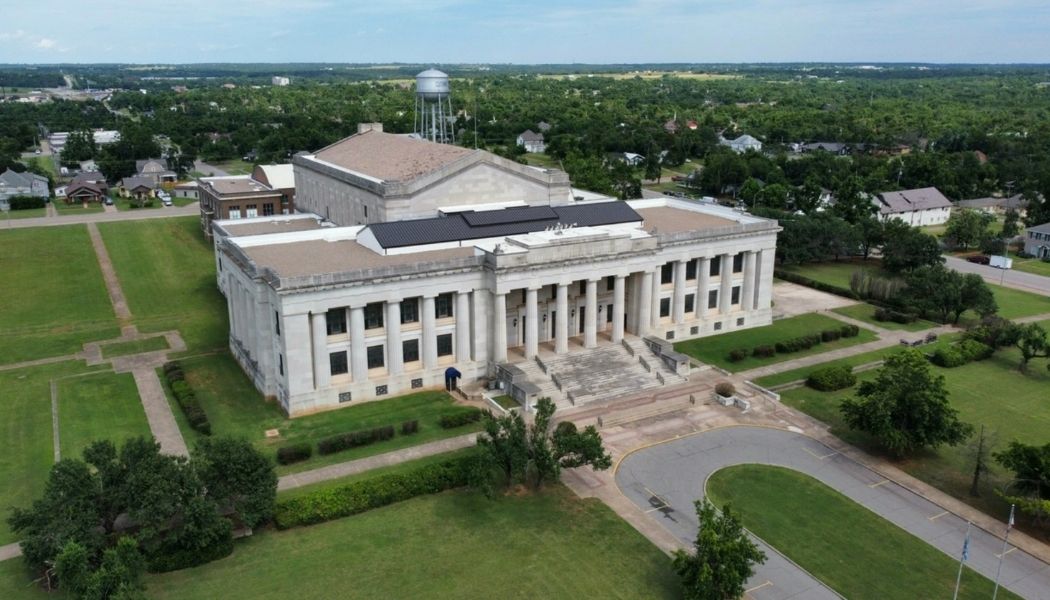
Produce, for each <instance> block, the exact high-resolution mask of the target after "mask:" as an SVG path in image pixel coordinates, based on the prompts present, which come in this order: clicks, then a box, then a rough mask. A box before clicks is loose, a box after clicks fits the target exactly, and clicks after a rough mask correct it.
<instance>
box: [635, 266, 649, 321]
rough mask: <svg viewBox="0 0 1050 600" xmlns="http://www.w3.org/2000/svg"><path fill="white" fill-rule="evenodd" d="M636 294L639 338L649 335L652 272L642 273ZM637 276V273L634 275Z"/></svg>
mask: <svg viewBox="0 0 1050 600" xmlns="http://www.w3.org/2000/svg"><path fill="white" fill-rule="evenodd" d="M641 275H642V278H641V279H642V281H641V284H640V285H639V286H638V287H639V290H638V291H639V293H638V331H637V332H636V333H637V334H638V335H639V336H644V335H646V334H647V333H649V329H650V323H651V319H652V310H653V272H652V271H643V272H642V274H641ZM635 276H637V273H636V274H635Z"/></svg>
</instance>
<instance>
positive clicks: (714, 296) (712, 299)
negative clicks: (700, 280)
mask: <svg viewBox="0 0 1050 600" xmlns="http://www.w3.org/2000/svg"><path fill="white" fill-rule="evenodd" d="M707 308H718V290H711V291H709V292H707Z"/></svg>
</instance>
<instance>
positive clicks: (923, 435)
mask: <svg viewBox="0 0 1050 600" xmlns="http://www.w3.org/2000/svg"><path fill="white" fill-rule="evenodd" d="M841 410H842V415H843V417H844V418H845V421H846V424H847V425H849V427H850V428H851V429H856V430H859V431H864V432H866V433H869V434H871V435H872V436H873V437H875V438H876V439H878V440H879V442H880V443H881V444H882V445H883V447H885V448H886V449H887V450H889V451H890V452H891V453H892V454H894V455H895V456H897V457H898V458H903V457H905V456H908V455H910V454H913V453H914V452H916V451H918V450H921V449H923V448H936V447H938V446H940V445H941V444H948V445H951V446H954V445H957V444H959V443H961V442H962V441H964V440H965V439H966V438H967V437H969V436H970V434H971V433H973V427H972V426H970V425H968V424H966V423H963V422H962V421H960V420H959V411H957V410H956V409H954V408H952V406H951V404H950V403H949V402H948V390H947V388H946V387H945V385H944V377H943V376H941V375H935V374H933V373H932V372H931V371H930V365H929V363H928V362H927V360H926V357H925V356H923V355H922V353H921V352H919V351H918V350H915V349H907V350H904V351H902V352H900V353H898V354H894V355H892V356H890V357H889V358H887V359H886V362H885V364H884V366H883V367H882V368H881V369H879V371H878V374H877V375H876V376H875V379H873V380H868V381H865V382H863V383H861V385H860V389H858V390H857V396H856V397H855V398H847V399H846V400H844V401H843V402H842V406H841Z"/></svg>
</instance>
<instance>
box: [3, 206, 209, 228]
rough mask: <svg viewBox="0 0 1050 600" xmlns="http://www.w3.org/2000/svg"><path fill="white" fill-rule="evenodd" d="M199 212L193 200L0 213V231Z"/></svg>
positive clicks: (190, 214) (154, 217)
mask: <svg viewBox="0 0 1050 600" xmlns="http://www.w3.org/2000/svg"><path fill="white" fill-rule="evenodd" d="M199 214H200V206H199V205H198V204H197V203H196V202H194V203H192V204H187V205H186V206H162V207H159V208H140V209H138V210H124V211H119V212H100V213H91V214H87V215H66V216H57V217H33V218H31V219H8V218H7V216H6V215H4V214H3V213H0V232H3V230H5V229H21V228H24V227H55V226H58V225H77V224H83V223H110V222H113V221H141V220H143V219H166V218H168V217H188V216H192V215H199Z"/></svg>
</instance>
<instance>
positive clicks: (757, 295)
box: [752, 250, 765, 310]
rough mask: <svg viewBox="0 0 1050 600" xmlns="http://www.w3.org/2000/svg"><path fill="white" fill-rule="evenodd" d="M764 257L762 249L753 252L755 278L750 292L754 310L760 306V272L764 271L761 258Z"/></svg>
mask: <svg viewBox="0 0 1050 600" xmlns="http://www.w3.org/2000/svg"><path fill="white" fill-rule="evenodd" d="M763 258H765V256H764V251H762V250H758V251H757V252H755V278H754V283H753V285H754V288H752V293H753V294H754V298H753V300H754V305H753V306H754V310H758V309H759V308H762V272H763V271H764V269H763V266H762V259H763Z"/></svg>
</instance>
